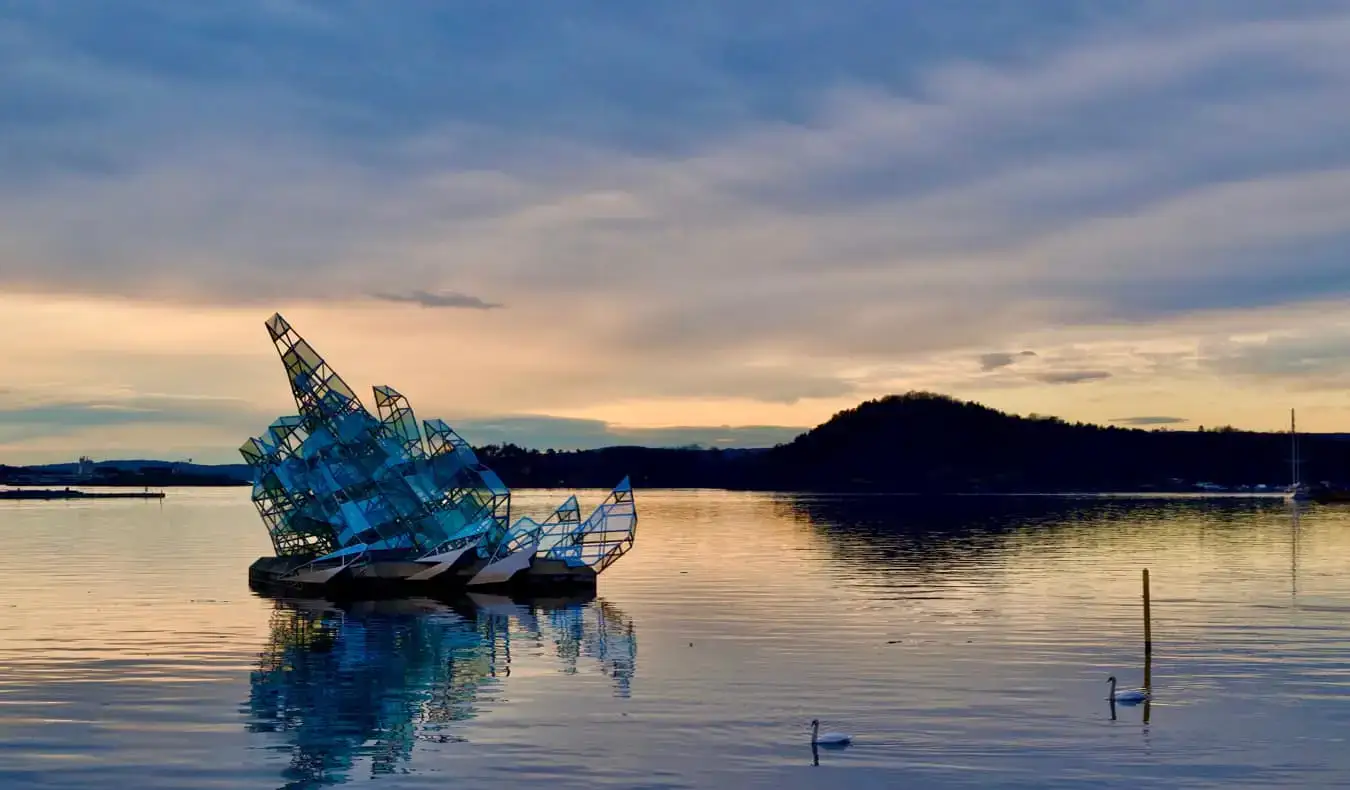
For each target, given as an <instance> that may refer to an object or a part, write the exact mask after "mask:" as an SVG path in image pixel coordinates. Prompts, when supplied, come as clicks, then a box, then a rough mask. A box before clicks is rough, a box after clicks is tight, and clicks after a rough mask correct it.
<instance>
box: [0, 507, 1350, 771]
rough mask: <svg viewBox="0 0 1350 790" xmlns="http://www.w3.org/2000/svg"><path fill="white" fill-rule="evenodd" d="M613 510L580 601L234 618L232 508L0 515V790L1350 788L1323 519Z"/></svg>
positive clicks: (240, 606) (237, 559) (1342, 665)
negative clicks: (1146, 603)
mask: <svg viewBox="0 0 1350 790" xmlns="http://www.w3.org/2000/svg"><path fill="white" fill-rule="evenodd" d="M601 496H602V494H601V493H600V492H593V493H591V494H590V495H589V496H588V497H586V498H585V499H584V500H583V506H584V505H585V504H586V502H587V501H589V502H591V503H594V502H597V501H598V500H599V499H600V497H601ZM557 499H561V495H560V494H559V493H558V492H529V493H526V494H522V495H520V498H519V501H521V502H523V503H524V505H525V507H526V509H527V510H528V509H536V510H541V511H544V510H547V504H548V502H550V501H553V500H557ZM638 504H639V509H640V514H641V519H642V520H641V522H640V525H639V534H638V542H637V546H636V548H635V549H634V551H633V552H632V553H630V554H629V555H628V556H627V557H625V558H624V559H623V560H622V561H620V562H619V563H618V564H617V565H616V566H614V567H613V568H611V569H610V570H609V571H608V572H607V573H606V574H605V576H604V577H603V578H602V579H601V582H600V587H599V591H598V597H596V598H595V599H594V600H590V601H580V602H576V601H574V602H570V603H569V602H567V601H552V602H546V601H543V602H532V603H528V604H516V603H512V602H510V601H506V600H500V599H498V600H483V601H479V602H476V603H475V602H464V601H461V602H455V603H454V604H453V605H444V604H436V603H433V602H430V601H413V602H407V603H403V604H381V605H366V606H360V607H356V608H352V609H349V610H345V611H344V610H341V609H337V608H335V607H331V606H325V605H322V604H319V603H313V602H310V603H303V602H289V603H287V602H276V601H271V600H267V599H263V598H259V597H256V596H254V595H252V594H251V593H250V592H249V591H248V589H247V586H246V583H245V569H246V568H247V566H248V564H249V563H250V562H251V561H252V560H253V559H254V558H255V557H257V556H258V555H260V554H263V553H266V552H267V550H268V546H267V543H266V539H265V536H264V534H263V531H262V528H261V526H260V524H259V522H258V519H257V517H256V516H255V514H254V513H253V511H252V509H251V506H250V505H249V503H248V501H247V495H246V492H244V491H242V490H238V489H231V490H195V491H194V490H184V491H171V492H170V497H169V499H168V500H166V501H165V502H163V503H155V502H117V501H107V502H88V503H80V502H64V503H63V502H53V503H40V502H28V503H5V504H2V505H0V538H2V539H3V542H4V545H5V547H6V550H5V552H4V553H2V554H0V584H3V593H0V787H4V788H7V789H8V788H29V787H42V788H100V789H103V788H110V787H137V788H170V787H172V788H207V787H220V788H280V787H296V788H299V787H322V786H330V785H342V784H347V785H354V786H355V785H360V786H369V787H372V788H405V787H406V788H414V787H447V786H454V787H505V786H512V787H532V786H540V787H544V786H547V787H550V788H559V787H588V788H589V787H596V786H606V787H625V788H627V787H653V788H654V787H774V788H806V787H825V786H836V787H894V786H899V785H908V786H917V787H961V786H981V785H984V786H988V785H997V786H1001V787H1017V786H1022V787H1061V786H1062V787H1075V786H1084V785H1092V786H1098V787H1131V788H1137V787H1150V786H1153V787H1182V786H1185V787H1209V786H1220V785H1222V786H1224V787H1243V786H1250V787H1255V786H1282V787H1298V786H1305V787H1314V786H1316V787H1325V786H1332V785H1345V784H1347V783H1350V749H1347V748H1346V745H1345V740H1346V738H1347V737H1350V727H1347V725H1350V689H1348V686H1350V645H1347V640H1348V639H1350V584H1347V582H1346V577H1347V570H1350V508H1344V509H1341V508H1335V507H1323V508H1316V507H1313V508H1305V510H1304V512H1303V513H1302V514H1301V515H1299V516H1298V518H1297V519H1295V518H1294V516H1293V514H1292V511H1291V510H1290V506H1288V505H1285V504H1284V503H1282V502H1279V501H1270V500H1265V501H1261V500H1237V499H1234V500H1226V501H1215V500H1208V501H1204V500H1165V499H1156V500H1142V501H1141V500H1125V499H1053V498H1019V499H993V498H958V499H951V500H945V501H942V502H940V503H932V502H928V503H925V502H922V501H920V500H915V499H909V498H898V497H871V498H854V499H843V498H808V497H794V496H788V495H758V494H739V493H719V492H639V494H638ZM1145 567H1147V568H1149V569H1150V570H1151V574H1152V580H1153V599H1154V623H1153V629H1154V631H1153V632H1154V642H1155V645H1154V658H1153V664H1152V679H1153V687H1154V692H1155V695H1156V701H1155V702H1154V703H1152V704H1151V705H1149V706H1147V708H1145V707H1144V706H1136V707H1117V709H1116V710H1115V711H1114V715H1115V718H1114V719H1113V718H1112V714H1113V711H1112V710H1111V707H1110V706H1109V705H1108V704H1107V702H1106V701H1105V696H1106V686H1105V684H1104V682H1103V681H1104V680H1105V678H1106V676H1107V675H1108V674H1115V675H1117V676H1118V677H1120V679H1121V681H1122V683H1123V684H1124V685H1126V686H1134V685H1138V684H1139V683H1141V682H1142V679H1143V656H1142V653H1143V651H1142V641H1143V639H1142V631H1143V629H1142V622H1141V606H1140V572H1141V569H1142V568H1145ZM817 717H818V718H820V719H821V720H822V724H823V729H826V730H844V731H847V732H851V733H853V734H854V735H855V736H856V738H857V741H856V743H855V745H853V746H852V747H851V748H849V749H847V750H844V751H826V750H821V751H820V752H819V753H818V754H815V755H813V753H812V750H811V748H810V746H809V728H808V726H807V725H808V722H809V721H810V720H811V719H812V718H817ZM1145 717H1147V722H1145ZM816 761H818V763H819V764H818V765H813V762H816Z"/></svg>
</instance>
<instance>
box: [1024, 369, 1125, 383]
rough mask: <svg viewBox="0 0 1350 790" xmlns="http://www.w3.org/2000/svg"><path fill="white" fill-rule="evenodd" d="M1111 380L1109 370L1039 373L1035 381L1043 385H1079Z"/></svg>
mask: <svg viewBox="0 0 1350 790" xmlns="http://www.w3.org/2000/svg"><path fill="white" fill-rule="evenodd" d="M1109 378H1111V372H1110V371H1108V370H1062V371H1050V372H1047V373H1037V374H1036V376H1035V379H1036V380H1037V381H1039V382H1041V383H1042V384H1078V383H1081V382H1084V381H1101V380H1102V379H1109Z"/></svg>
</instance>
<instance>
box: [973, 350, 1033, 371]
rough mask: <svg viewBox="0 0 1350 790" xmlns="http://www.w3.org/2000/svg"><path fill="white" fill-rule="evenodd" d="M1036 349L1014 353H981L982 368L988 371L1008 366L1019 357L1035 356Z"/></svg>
mask: <svg viewBox="0 0 1350 790" xmlns="http://www.w3.org/2000/svg"><path fill="white" fill-rule="evenodd" d="M1034 356H1036V352H1035V351H1019V352H1017V353H1012V352H1010V351H994V352H990V353H988V354H981V355H980V370H982V371H985V372H988V371H991V370H997V369H999V368H1006V367H1008V366H1009V365H1011V364H1013V363H1014V362H1016V361H1017V360H1018V358H1019V357H1034Z"/></svg>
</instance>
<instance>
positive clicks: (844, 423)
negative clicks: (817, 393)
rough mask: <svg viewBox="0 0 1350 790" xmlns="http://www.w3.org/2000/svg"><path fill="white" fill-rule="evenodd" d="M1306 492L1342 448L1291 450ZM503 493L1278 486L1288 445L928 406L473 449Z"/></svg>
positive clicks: (888, 405)
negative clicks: (655, 435) (602, 441)
mask: <svg viewBox="0 0 1350 790" xmlns="http://www.w3.org/2000/svg"><path fill="white" fill-rule="evenodd" d="M1299 446H1300V455H1301V456H1302V457H1303V459H1304V463H1303V466H1302V469H1303V473H1304V474H1303V477H1304V479H1305V480H1332V481H1344V480H1350V441H1347V439H1346V438H1345V437H1341V436H1339V435H1334V436H1333V435H1306V436H1302V437H1300V442H1299ZM483 455H484V459H485V460H486V461H487V463H488V464H490V465H491V466H493V468H495V469H497V471H498V472H499V473H500V474H501V476H502V478H503V480H505V481H506V483H507V484H508V485H511V486H535V485H549V486H554V485H556V486H564V487H567V486H578V487H580V486H608V485H613V482H614V481H617V480H618V479H620V478H621V477H622V476H623V475H624V474H625V473H627V474H631V475H632V479H633V483H634V485H636V486H647V487H664V486H698V487H722V488H749V489H779V490H822V491H885V492H937V491H943V492H953V491H1073V490H1139V489H1145V490H1147V489H1172V490H1176V489H1185V488H1188V487H1191V486H1193V485H1194V484H1195V483H1199V482H1209V483H1215V484H1219V485H1224V486H1238V485H1256V484H1268V485H1285V484H1287V483H1288V482H1289V479H1290V465H1289V459H1290V455H1291V452H1290V445H1289V435H1288V434H1286V433H1256V432H1250V431H1238V430H1233V429H1230V428H1220V429H1217V430H1201V431H1177V430H1141V429H1136V428H1118V427H1114V426H1099V425H1091V424H1085V423H1068V422H1065V421H1063V420H1060V419H1058V418H1055V417H1018V416H1014V415H1009V414H1005V413H1003V412H999V411H997V410H994V409H991V408H988V407H986V406H982V405H979V404H977V403H971V402H963V401H958V400H955V399H953V398H949V397H946V396H943V395H934V394H931V393H909V394H907V395H893V396H889V397H886V398H882V399H880V400H874V401H868V402H866V403H863V404H861V405H859V406H858V407H856V408H853V409H849V410H847V411H843V412H840V413H839V414H836V415H835V416H834V417H833V418H832V419H830V420H829V421H828V422H826V423H824V424H823V425H820V426H817V427H816V428H813V429H812V430H810V431H807V432H806V433H804V434H802V435H801V436H799V437H797V438H796V439H795V440H793V441H792V442H790V443H788V444H785V445H780V446H778V447H775V448H772V449H768V450H763V451H732V450H725V451H718V450H656V449H649V448H637V447H634V448H623V447H616V448H609V449H605V450H593V451H587V452H561V453H539V452H535V451H528V450H523V449H520V448H517V447H512V446H507V447H489V448H484V451H483Z"/></svg>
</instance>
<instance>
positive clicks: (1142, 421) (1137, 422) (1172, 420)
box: [1111, 416, 1190, 427]
mask: <svg viewBox="0 0 1350 790" xmlns="http://www.w3.org/2000/svg"><path fill="white" fill-rule="evenodd" d="M1111 422H1114V423H1118V424H1120V425H1133V426H1140V427H1142V426H1148V425H1177V424H1180V423H1184V422H1190V420H1188V419H1186V418H1185V417H1147V416H1145V417H1115V418H1112V420H1111Z"/></svg>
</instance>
